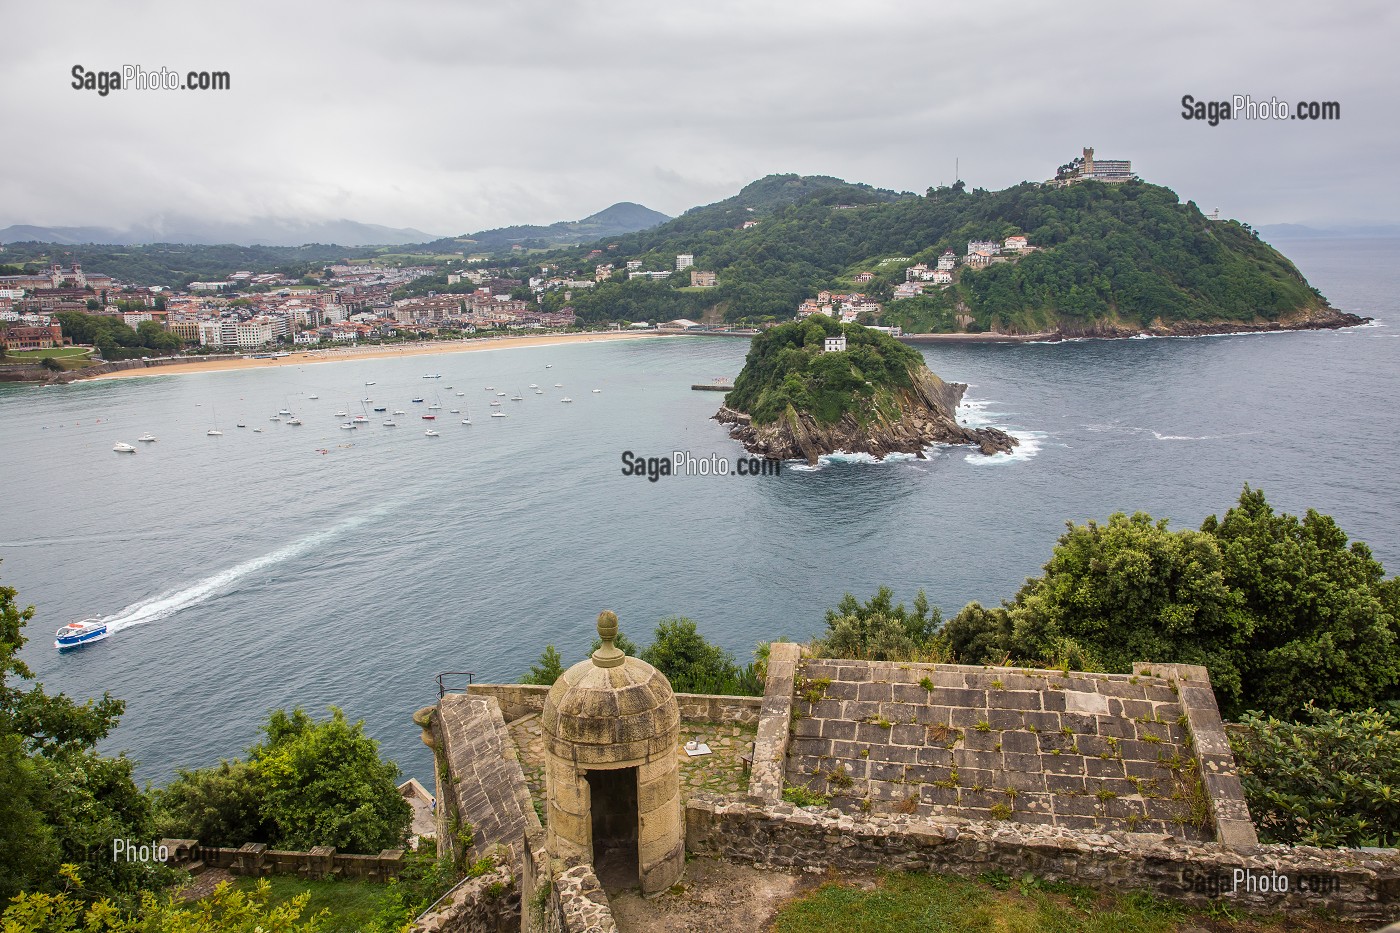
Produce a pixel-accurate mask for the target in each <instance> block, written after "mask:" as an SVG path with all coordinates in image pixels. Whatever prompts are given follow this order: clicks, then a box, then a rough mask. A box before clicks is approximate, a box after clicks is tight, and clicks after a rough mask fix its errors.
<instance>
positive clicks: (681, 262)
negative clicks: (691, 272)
mask: <svg viewBox="0 0 1400 933" xmlns="http://www.w3.org/2000/svg"><path fill="white" fill-rule="evenodd" d="M693 265H695V257H694V256H692V255H691V254H690V253H680V254H679V255H677V256H676V271H677V272H680V271H681V270H682V269H689V268H690V267H691V266H693Z"/></svg>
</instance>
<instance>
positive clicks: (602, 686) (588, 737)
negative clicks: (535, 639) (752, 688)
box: [540, 612, 680, 764]
mask: <svg viewBox="0 0 1400 933" xmlns="http://www.w3.org/2000/svg"><path fill="white" fill-rule="evenodd" d="M598 634H599V635H600V636H602V639H603V646H602V647H601V648H599V649H598V650H597V651H595V652H593V656H592V657H590V658H588V659H587V660H584V661H580V662H579V663H577V664H575V665H574V666H573V667H571V668H569V669H568V670H567V671H565V672H564V675H563V676H562V677H560V678H559V679H558V680H556V681H555V682H554V686H553V687H551V688H550V690H549V695H548V696H547V697H546V698H545V701H544V713H543V714H542V716H541V717H540V718H541V723H542V724H543V726H544V734H545V744H546V747H547V748H548V750H549V751H550V753H551V754H554V755H557V756H558V757H560V758H564V759H566V760H572V761H576V762H578V763H580V764H608V763H621V762H630V761H638V760H646V759H649V758H653V757H655V756H656V755H659V754H667V755H674V754H675V748H676V742H677V736H678V733H679V729H680V711H679V709H678V708H677V706H676V697H675V694H674V693H672V691H671V682H670V681H668V680H667V679H666V675H665V674H662V673H661V672H660V671H658V670H657V669H656V668H654V667H652V666H651V665H650V664H648V663H647V662H645V661H643V660H642V659H641V658H632V657H628V656H627V655H625V654H623V653H622V651H620V650H619V649H618V648H616V647H615V646H614V645H613V640H614V639H615V638H616V637H617V616H616V615H614V614H613V613H611V612H603V613H601V614H600V615H599V616H598Z"/></svg>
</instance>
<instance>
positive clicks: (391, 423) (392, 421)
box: [384, 418, 399, 428]
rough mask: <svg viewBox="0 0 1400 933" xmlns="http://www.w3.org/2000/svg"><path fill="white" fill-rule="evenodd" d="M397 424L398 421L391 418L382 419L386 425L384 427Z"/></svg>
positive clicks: (394, 426)
mask: <svg viewBox="0 0 1400 933" xmlns="http://www.w3.org/2000/svg"><path fill="white" fill-rule="evenodd" d="M398 426H399V423H398V422H397V421H395V420H394V419H393V418H385V419H384V427H386V428H397V427H398Z"/></svg>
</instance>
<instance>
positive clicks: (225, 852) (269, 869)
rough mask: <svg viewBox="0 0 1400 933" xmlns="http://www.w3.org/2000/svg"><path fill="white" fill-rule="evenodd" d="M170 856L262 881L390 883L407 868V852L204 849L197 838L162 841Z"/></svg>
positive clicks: (253, 845)
mask: <svg viewBox="0 0 1400 933" xmlns="http://www.w3.org/2000/svg"><path fill="white" fill-rule="evenodd" d="M160 845H163V846H165V847H166V851H167V852H168V853H169V858H168V863H169V864H170V865H171V866H173V867H175V868H185V867H188V866H189V865H191V864H193V863H194V862H203V863H204V865H205V866H206V867H209V868H223V869H227V870H228V871H229V873H230V874H234V875H244V876H247V877H252V878H260V877H263V876H265V875H295V876H297V877H300V878H311V879H321V878H353V879H356V880H360V881H381V882H387V881H389V880H390V879H391V878H396V877H398V874H399V872H400V871H401V870H402V869H403V862H404V850H403V849H384V850H383V851H381V852H380V853H379V854H378V855H350V854H347V853H341V852H337V851H336V850H335V847H334V846H316V847H314V848H312V849H311V851H309V852H297V851H290V850H286V849H269V848H268V847H267V844H266V843H262V842H249V843H245V844H243V845H241V846H238V847H230V846H203V845H200V844H199V843H198V841H196V840H193V839H162V840H161V841H160Z"/></svg>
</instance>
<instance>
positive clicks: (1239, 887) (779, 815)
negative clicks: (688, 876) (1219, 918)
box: [686, 795, 1400, 921]
mask: <svg viewBox="0 0 1400 933" xmlns="http://www.w3.org/2000/svg"><path fill="white" fill-rule="evenodd" d="M686 849H687V851H689V852H690V853H692V854H698V855H707V856H711V857H714V858H724V859H731V860H735V861H741V862H749V863H753V864H755V865H757V866H758V867H760V868H788V869H804V870H811V871H827V870H835V871H839V872H861V873H878V872H882V871H909V872H930V873H944V874H956V875H961V876H963V877H966V878H976V877H978V876H979V875H981V874H982V873H984V872H991V871H1001V872H1005V873H1007V874H1009V875H1012V876H1013V877H1015V876H1021V875H1024V874H1026V873H1031V874H1033V875H1035V876H1037V877H1039V878H1042V879H1045V880H1048V881H1063V882H1070V883H1073V884H1080V885H1085V886H1087V887H1090V888H1094V889H1097V890H1100V891H1108V892H1115V893H1123V892H1125V891H1130V890H1143V891H1148V892H1151V893H1154V894H1157V895H1159V896H1163V897H1170V898H1173V899H1176V900H1181V901H1186V902H1188V903H1193V904H1196V905H1199V906H1205V905H1206V904H1207V903H1209V902H1211V901H1213V900H1220V901H1223V902H1225V903H1226V904H1227V905H1229V906H1230V907H1234V908H1238V909H1241V910H1248V911H1259V912H1281V913H1286V914H1297V915H1307V914H1312V913H1313V912H1314V911H1317V910H1320V909H1321V910H1331V911H1335V912H1337V913H1338V914H1340V915H1342V916H1345V917H1348V918H1352V919H1356V920H1367V921H1386V920H1394V919H1397V918H1400V851H1397V850H1394V849H1390V850H1382V851H1378V852H1363V851H1359V850H1335V849H1332V850H1329V849H1316V848H1306V847H1290V846H1275V845H1270V846H1254V847H1252V848H1250V849H1249V850H1247V851H1238V850H1234V849H1232V848H1230V847H1228V846H1226V845H1223V844H1221V843H1215V842H1209V843H1191V842H1183V841H1182V840H1180V839H1177V838H1174V837H1172V836H1168V835H1163V834H1150V833H1136V832H1134V833H1130V832H1110V833H1091V832H1084V831H1081V830H1072V829H1065V828H1061V827H1056V826H1047V825H1023V824H1013V823H1007V822H983V821H971V820H951V819H942V818H930V817H924V816H905V815H901V814H897V815H893V816H889V817H882V816H866V815H863V814H856V815H853V814H848V813H842V812H841V811H839V810H836V809H834V808H832V809H827V810H819V809H817V808H815V807H813V808H806V809H802V808H797V807H794V806H792V805H791V804H787V803H777V804H763V805H759V804H754V803H749V802H745V801H733V800H727V799H725V798H723V797H717V796H712V795H697V796H696V797H693V798H692V799H691V800H690V802H689V804H688V805H687V807H686ZM1279 878H1286V879H1287V882H1286V888H1287V890H1280V889H1279V888H1280V887H1281V885H1280V882H1279V881H1278V879H1279Z"/></svg>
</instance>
